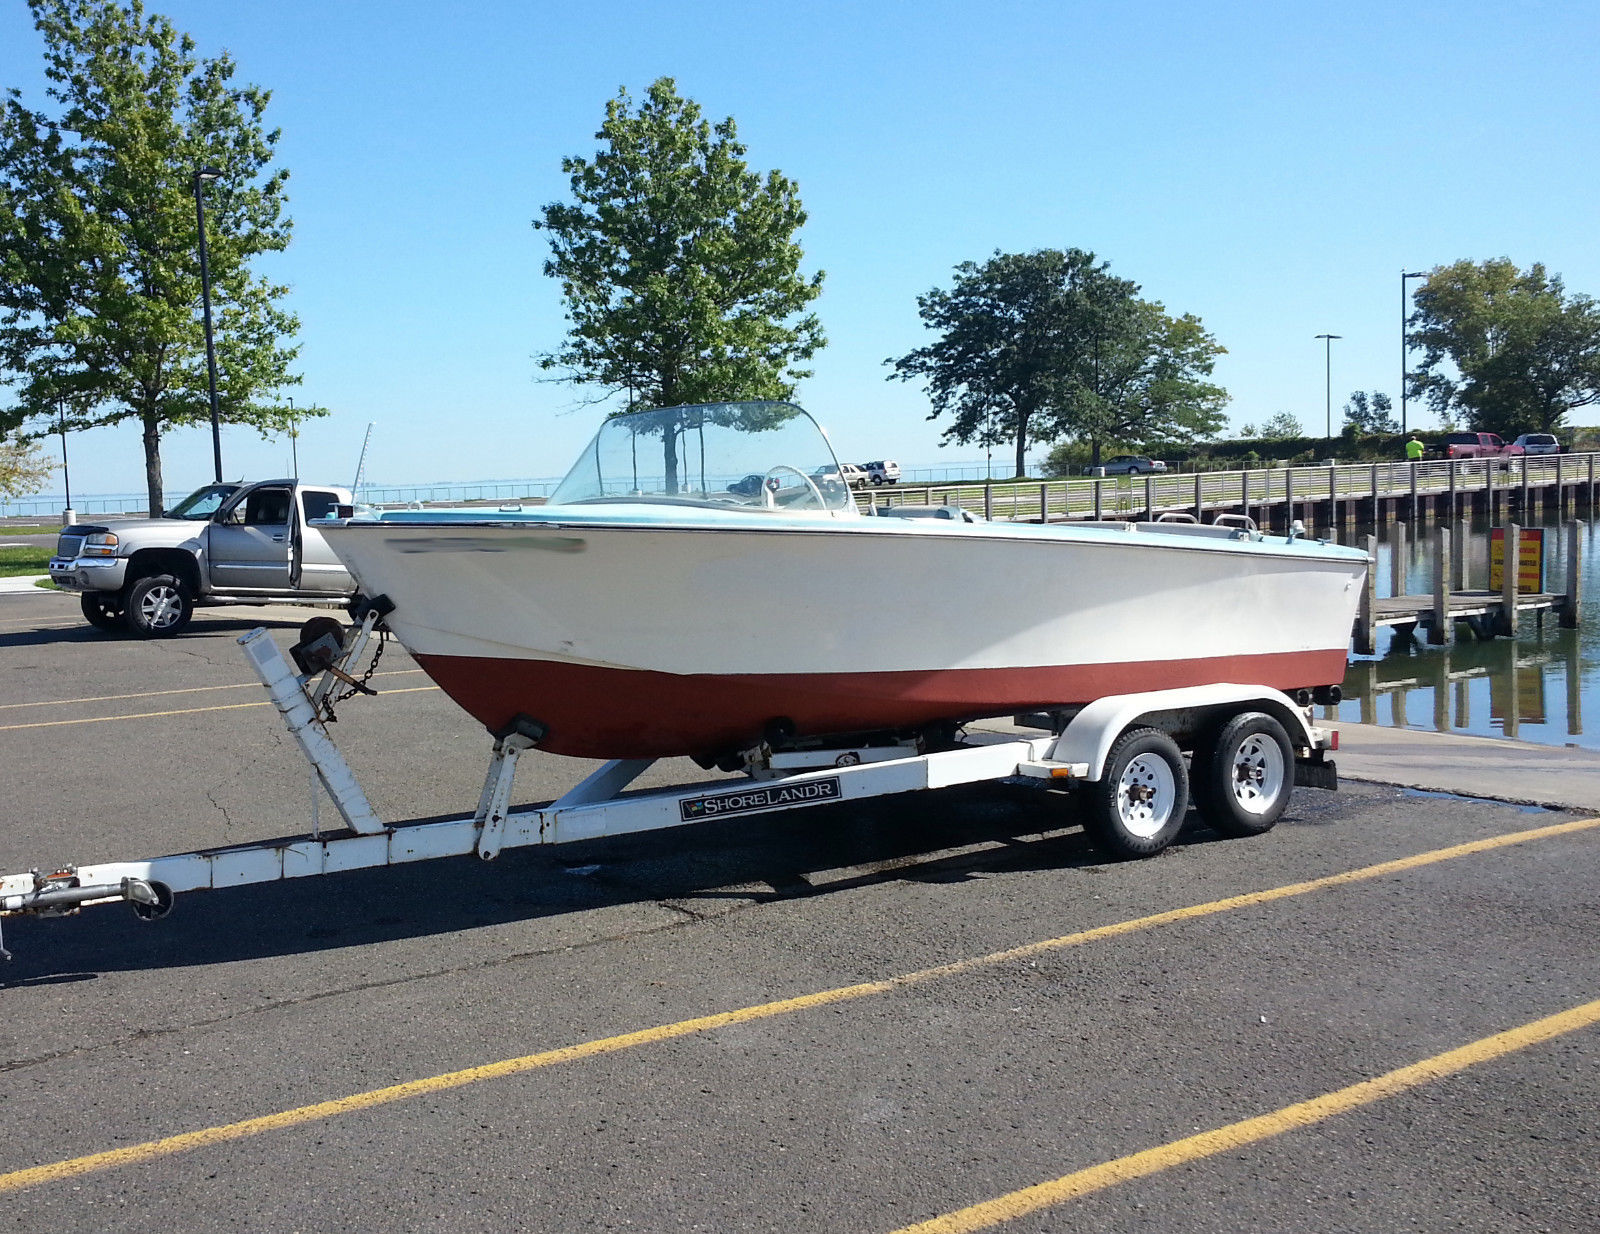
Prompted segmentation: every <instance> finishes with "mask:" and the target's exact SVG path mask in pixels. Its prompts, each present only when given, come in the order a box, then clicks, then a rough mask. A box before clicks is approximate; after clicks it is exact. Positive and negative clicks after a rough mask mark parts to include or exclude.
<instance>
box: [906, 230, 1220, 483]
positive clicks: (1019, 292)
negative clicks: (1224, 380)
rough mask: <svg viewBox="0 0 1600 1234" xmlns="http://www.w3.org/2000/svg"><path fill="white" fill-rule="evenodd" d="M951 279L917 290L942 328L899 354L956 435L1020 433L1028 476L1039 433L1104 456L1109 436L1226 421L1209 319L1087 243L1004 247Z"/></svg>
mask: <svg viewBox="0 0 1600 1234" xmlns="http://www.w3.org/2000/svg"><path fill="white" fill-rule="evenodd" d="M955 275H956V277H955V280H954V283H953V285H952V286H951V288H950V289H949V290H944V289H942V288H935V289H934V290H932V291H930V292H928V293H927V294H926V295H923V296H920V297H918V299H917V309H918V312H919V313H920V315H921V317H922V321H923V324H924V325H926V326H927V327H928V328H929V329H931V330H936V331H938V332H939V337H938V338H937V339H936V340H935V341H934V342H932V343H930V344H928V345H927V346H925V347H921V348H918V349H917V350H916V351H913V352H910V353H909V354H907V355H905V356H902V357H901V358H900V359H898V360H891V361H888V363H891V364H893V365H894V366H895V372H894V374H893V376H894V377H897V378H900V379H902V380H910V379H912V378H921V379H922V380H923V381H924V382H925V385H926V388H927V391H928V394H929V397H930V399H931V400H932V403H933V411H932V413H931V414H930V416H929V419H937V418H938V417H940V416H944V415H948V416H949V417H950V420H951V422H950V426H949V427H948V428H947V429H946V430H945V432H944V437H945V440H947V441H956V442H959V443H961V444H968V443H972V442H977V443H979V444H982V445H993V444H998V443H1000V442H1010V443H1011V444H1012V445H1013V446H1014V447H1015V451H1016V468H1017V471H1016V474H1018V475H1021V474H1023V468H1024V463H1025V458H1026V452H1027V448H1028V445H1029V443H1030V441H1033V440H1037V439H1041V438H1048V437H1067V438H1068V439H1070V440H1072V441H1077V442H1082V443H1085V444H1087V445H1088V447H1089V453H1090V457H1091V459H1092V461H1093V462H1094V463H1098V462H1099V461H1100V450H1101V447H1102V446H1103V445H1104V444H1106V443H1108V442H1124V443H1128V444H1133V445H1139V444H1142V443H1143V442H1145V441H1150V440H1161V441H1163V442H1172V443H1182V442H1185V441H1189V440H1193V439H1195V438H1197V437H1199V436H1206V435H1210V434H1213V433H1215V432H1216V431H1218V430H1219V429H1220V428H1221V425H1222V412H1221V408H1222V406H1223V404H1224V403H1225V402H1226V401H1227V395H1226V394H1225V393H1224V392H1223V391H1222V390H1221V388H1220V387H1217V386H1212V385H1210V384H1209V383H1206V382H1204V381H1203V380H1202V377H1203V376H1204V375H1208V374H1209V373H1210V372H1211V368H1212V365H1213V364H1214V363H1215V357H1216V356H1217V355H1218V354H1220V353H1221V352H1222V350H1223V349H1222V348H1221V347H1219V346H1218V345H1217V343H1216V341H1215V340H1214V339H1213V338H1212V337H1211V336H1210V335H1209V334H1207V333H1206V332H1205V330H1204V328H1203V327H1202V326H1201V324H1200V321H1199V319H1198V318H1196V317H1192V316H1185V317H1178V318H1174V317H1170V316H1168V315H1167V313H1166V310H1165V309H1164V308H1163V307H1162V306H1161V305H1160V304H1157V303H1152V302H1149V301H1145V300H1141V299H1139V298H1138V292H1139V287H1138V284H1136V283H1134V282H1131V281H1130V280H1128V279H1124V278H1118V277H1117V276H1115V275H1113V274H1112V273H1111V272H1110V267H1109V263H1107V262H1103V261H1097V260H1096V258H1095V255H1094V254H1093V253H1088V252H1085V251H1083V250H1082V249H1067V250H1065V251H1063V250H1059V249H1040V250H1037V251H1035V252H1032V253H996V254H995V255H994V256H993V257H991V258H990V259H989V260H988V261H986V262H984V263H983V264H982V265H978V264H977V263H974V262H970V261H969V262H963V263H962V264H961V265H959V266H957V267H956V270H955Z"/></svg>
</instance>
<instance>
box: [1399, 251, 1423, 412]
mask: <svg viewBox="0 0 1600 1234" xmlns="http://www.w3.org/2000/svg"><path fill="white" fill-rule="evenodd" d="M1427 277H1428V276H1427V275H1426V274H1424V273H1422V272H1421V271H1418V272H1417V273H1415V274H1409V273H1407V272H1406V271H1404V270H1402V271H1401V272H1400V435H1401V436H1402V437H1403V436H1405V433H1406V429H1407V428H1409V427H1410V426H1409V425H1408V424H1407V423H1406V352H1407V351H1409V350H1410V344H1409V343H1408V342H1407V341H1406V283H1407V282H1409V281H1410V280H1411V279H1421V278H1427Z"/></svg>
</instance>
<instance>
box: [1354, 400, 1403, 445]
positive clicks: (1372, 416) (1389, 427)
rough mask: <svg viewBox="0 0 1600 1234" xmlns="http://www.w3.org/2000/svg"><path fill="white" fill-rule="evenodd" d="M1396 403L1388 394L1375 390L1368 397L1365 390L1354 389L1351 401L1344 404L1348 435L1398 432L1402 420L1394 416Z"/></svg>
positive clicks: (1364, 435)
mask: <svg viewBox="0 0 1600 1234" xmlns="http://www.w3.org/2000/svg"><path fill="white" fill-rule="evenodd" d="M1393 412H1394V404H1393V403H1392V402H1391V401H1390V399H1389V396H1388V395H1387V394H1381V393H1379V392H1378V391H1376V390H1375V391H1373V393H1372V397H1371V398H1370V399H1369V398H1368V397H1367V392H1366V391H1365V390H1353V391H1351V393H1350V401H1349V402H1347V403H1346V404H1345V405H1344V429H1343V433H1344V435H1345V436H1346V437H1370V436H1374V435H1376V434H1380V433H1398V432H1399V431H1400V422H1399V421H1398V420H1396V419H1395V418H1394V414H1393Z"/></svg>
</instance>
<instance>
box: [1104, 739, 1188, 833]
mask: <svg viewBox="0 0 1600 1234" xmlns="http://www.w3.org/2000/svg"><path fill="white" fill-rule="evenodd" d="M1086 805H1087V806H1088V815H1087V817H1086V818H1085V819H1084V830H1086V831H1087V832H1088V833H1089V835H1090V837H1091V838H1092V839H1093V840H1094V842H1095V845H1096V846H1097V847H1098V848H1100V849H1101V850H1102V851H1104V852H1105V853H1106V854H1108V855H1109V856H1112V857H1149V856H1153V855H1154V854H1156V853H1159V852H1160V851H1161V850H1162V849H1164V848H1166V846H1167V845H1169V844H1171V843H1172V841H1173V840H1174V839H1176V838H1177V835H1178V832H1179V831H1180V830H1181V829H1182V828H1183V816H1184V814H1185V813H1186V812H1187V811H1188V809H1189V773H1188V771H1187V770H1186V769H1185V768H1184V765H1183V754H1182V752H1181V751H1180V750H1179V749H1178V743H1177V742H1175V741H1173V740H1172V738H1171V737H1169V736H1167V735H1166V734H1165V733H1163V732H1161V731H1160V730H1158V729H1153V728H1130V729H1129V730H1128V731H1127V732H1125V733H1123V734H1122V736H1120V737H1118V738H1117V740H1116V743H1115V744H1114V745H1112V747H1111V752H1110V754H1108V755H1107V756H1106V769H1105V774H1104V775H1102V776H1101V777H1100V779H1099V780H1097V781H1095V782H1094V783H1092V784H1090V785H1089V786H1088V800H1087V802H1086Z"/></svg>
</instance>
